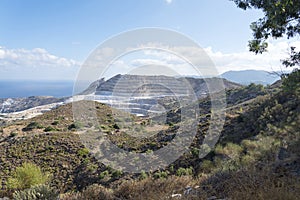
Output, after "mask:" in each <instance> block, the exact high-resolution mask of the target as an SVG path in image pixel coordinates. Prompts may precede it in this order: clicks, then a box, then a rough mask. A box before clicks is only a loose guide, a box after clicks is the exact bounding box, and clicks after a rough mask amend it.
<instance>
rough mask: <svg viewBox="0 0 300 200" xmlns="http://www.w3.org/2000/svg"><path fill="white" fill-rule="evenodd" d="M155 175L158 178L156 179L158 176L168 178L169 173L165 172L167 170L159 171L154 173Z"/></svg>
mask: <svg viewBox="0 0 300 200" xmlns="http://www.w3.org/2000/svg"><path fill="white" fill-rule="evenodd" d="M153 177H154V178H156V179H158V178H167V177H168V173H167V172H165V171H158V172H156V173H154V175H153Z"/></svg>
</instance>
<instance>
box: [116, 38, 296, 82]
mask: <svg viewBox="0 0 300 200" xmlns="http://www.w3.org/2000/svg"><path fill="white" fill-rule="evenodd" d="M149 46H152V47H153V48H154V49H149ZM290 46H296V47H298V48H300V42H299V41H290V42H289V43H288V41H287V40H278V41H270V42H269V48H268V52H265V53H263V54H258V55H255V54H254V53H252V52H249V51H248V49H245V50H243V51H241V52H235V53H223V52H220V51H216V50H213V49H212V48H211V47H207V48H205V49H204V50H201V49H199V48H197V47H184V46H178V47H166V46H165V47H164V46H162V45H159V44H157V45H154V46H153V45H148V46H147V45H146V46H145V48H146V49H145V50H142V52H143V53H142V54H141V53H130V54H128V57H127V58H126V56H125V57H123V58H120V59H121V60H122V61H123V62H122V65H120V64H114V65H113V68H114V69H113V70H111V72H112V71H114V72H116V73H117V72H120V73H128V72H130V73H134V71H136V70H138V68H139V67H143V66H147V65H148V66H151V65H152V66H153V70H158V71H156V72H155V73H161V74H164V70H165V68H161V70H159V69H160V68H158V67H157V66H165V67H168V68H169V69H170V70H173V71H174V72H176V73H177V74H180V75H199V72H198V71H197V70H195V68H194V67H193V66H192V65H191V64H190V63H189V62H187V61H186V60H184V59H183V58H182V57H181V56H183V55H184V56H185V58H188V60H189V61H191V63H193V64H196V65H197V66H198V67H199V69H200V70H201V73H202V74H201V75H204V76H207V75H217V74H221V73H224V72H226V71H229V70H245V69H256V70H265V71H277V70H286V69H285V67H284V66H282V64H281V60H282V59H284V58H287V57H288V50H289V47H290ZM156 47H157V50H156V49H155V48H156ZM142 48H143V47H142ZM142 48H141V49H142ZM163 49H168V50H170V52H167V51H163ZM172 51H173V52H177V53H175V54H173V53H172ZM176 54H177V55H176ZM199 55H200V56H199ZM129 58H130V59H129ZM209 58H210V59H211V60H212V61H213V64H214V66H215V68H213V65H212V64H211V63H210V62H209ZM215 69H216V70H215ZM112 75H114V74H112Z"/></svg>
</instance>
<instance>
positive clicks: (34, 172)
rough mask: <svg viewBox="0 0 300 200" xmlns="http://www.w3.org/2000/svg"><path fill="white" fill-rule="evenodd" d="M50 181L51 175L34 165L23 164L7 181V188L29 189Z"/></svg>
mask: <svg viewBox="0 0 300 200" xmlns="http://www.w3.org/2000/svg"><path fill="white" fill-rule="evenodd" d="M48 180H49V175H48V174H45V173H43V172H42V170H41V169H40V168H39V167H38V166H36V165H35V164H32V163H23V165H22V166H21V167H17V168H16V170H15V171H14V172H13V175H12V177H10V178H8V180H7V187H8V188H11V189H21V190H23V189H27V188H30V187H32V186H34V185H39V184H45V183H46V182H47V181H48Z"/></svg>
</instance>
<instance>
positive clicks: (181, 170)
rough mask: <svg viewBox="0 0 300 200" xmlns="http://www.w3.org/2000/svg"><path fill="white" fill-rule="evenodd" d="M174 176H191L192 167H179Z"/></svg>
mask: <svg viewBox="0 0 300 200" xmlns="http://www.w3.org/2000/svg"><path fill="white" fill-rule="evenodd" d="M176 175H177V176H186V175H193V167H189V168H182V167H180V168H179V169H178V170H177V171H176Z"/></svg>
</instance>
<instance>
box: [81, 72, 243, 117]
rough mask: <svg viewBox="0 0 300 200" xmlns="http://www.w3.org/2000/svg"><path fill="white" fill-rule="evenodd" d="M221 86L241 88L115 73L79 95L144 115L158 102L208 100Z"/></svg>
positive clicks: (220, 81) (206, 81)
mask: <svg viewBox="0 0 300 200" xmlns="http://www.w3.org/2000/svg"><path fill="white" fill-rule="evenodd" d="M222 84H223V85H224V88H225V89H233V88H239V87H241V85H240V84H237V83H234V82H231V81H228V80H226V79H221V78H193V77H171V76H142V75H128V74H126V75H120V74H118V75H116V76H114V77H112V78H110V79H108V80H106V81H104V79H100V80H97V81H95V82H93V83H92V84H90V86H89V87H88V88H87V89H86V90H84V91H83V92H82V93H81V94H80V95H92V96H93V97H92V98H94V99H95V100H97V101H99V102H102V103H107V104H109V105H111V106H113V107H115V108H118V109H122V110H125V111H127V112H130V113H133V114H137V115H141V116H145V115H148V114H149V112H156V111H155V110H151V109H152V108H153V105H156V104H157V103H158V101H160V102H165V101H166V99H167V101H175V100H176V99H177V100H180V101H184V100H190V99H194V100H197V99H199V98H204V97H207V96H208V94H209V93H211V94H212V93H217V92H219V91H220V89H222V88H223V85H222ZM208 86H209V87H210V88H209V89H208ZM191 96H194V97H191ZM89 98H91V97H89Z"/></svg>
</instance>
